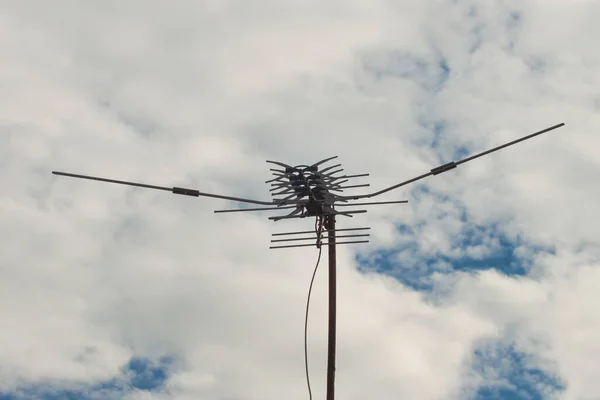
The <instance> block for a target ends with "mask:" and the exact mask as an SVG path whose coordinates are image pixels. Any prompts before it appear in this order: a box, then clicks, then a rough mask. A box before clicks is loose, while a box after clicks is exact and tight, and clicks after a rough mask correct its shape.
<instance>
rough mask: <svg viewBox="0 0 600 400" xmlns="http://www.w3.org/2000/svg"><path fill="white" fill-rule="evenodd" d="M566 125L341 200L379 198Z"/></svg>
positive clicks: (553, 127)
mask: <svg viewBox="0 0 600 400" xmlns="http://www.w3.org/2000/svg"><path fill="white" fill-rule="evenodd" d="M564 125H565V124H564V123H560V124H558V125H554V126H551V127H550V128H546V129H543V130H541V131H539V132H535V133H532V134H531V135H527V136H523V137H522V138H519V139H516V140H513V141H512V142H508V143H505V144H503V145H500V146H497V147H494V148H492V149H489V150H486V151H482V152H481V153H477V154H475V155H472V156H470V157H467V158H464V159H462V160H459V161H451V162H449V163H446V164H444V165H440V166H439V167H435V168H433V169H432V170H431V171H429V172H428V173H426V174H423V175H419V176H417V177H415V178H412V179H409V180H407V181H404V182H401V183H399V184H397V185H394V186H390V187H388V188H385V189H382V190H380V191H378V192H373V193H368V194H362V195H357V196H343V197H341V198H346V199H352V200H358V199H364V198H369V197H374V196H378V195H380V194H383V193H386V192H389V191H390V190H394V189H397V188H399V187H401V186H404V185H408V184H409V183H413V182H416V181H418V180H421V179H423V178H426V177H428V176H431V175H438V174H441V173H443V172H446V171H449V170H451V169H454V168H456V167H457V166H458V165H460V164H463V163H466V162H468V161H471V160H474V159H476V158H479V157H482V156H485V155H487V154H490V153H493V152H495V151H498V150H501V149H504V148H505V147H508V146H512V145H513V144H517V143H519V142H522V141H524V140H527V139H531V138H533V137H535V136H538V135H541V134H542V133H546V132H549V131H552V130H554V129H556V128H560V127H561V126H564Z"/></svg>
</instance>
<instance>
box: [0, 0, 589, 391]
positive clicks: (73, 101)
mask: <svg viewBox="0 0 600 400" xmlns="http://www.w3.org/2000/svg"><path fill="white" fill-rule="evenodd" d="M0 7H1V8H0V9H1V10H2V13H0V14H1V15H2V16H1V17H0V50H1V52H2V54H3V57H2V61H1V62H0V85H1V86H2V90H0V110H1V111H0V157H1V158H0V176H2V184H3V187H4V190H3V195H2V196H0V212H1V217H2V224H1V225H0V235H2V236H1V237H2V239H3V243H4V244H3V246H2V247H1V248H0V271H1V274H2V276H1V277H2V279H1V280H0V320H2V321H3V327H2V329H0V341H1V342H2V343H8V344H9V345H8V346H2V348H0V390H9V389H10V388H14V387H15V386H16V385H18V384H19V382H23V381H33V382H35V381H43V380H47V379H58V380H59V381H64V380H81V381H89V382H95V381H98V380H101V379H105V378H107V377H110V376H113V375H115V374H117V373H118V371H119V368H120V367H121V366H122V365H123V363H125V362H126V361H127V360H128V358H129V357H130V356H131V355H132V354H142V355H148V356H160V355H163V354H165V353H175V354H177V355H178V356H179V357H180V358H181V366H179V372H178V373H177V374H176V375H175V376H174V377H173V378H172V379H171V380H170V381H169V383H168V386H169V388H170V393H171V394H170V395H167V394H160V395H159V394H156V395H149V394H145V393H143V392H139V393H134V394H132V395H131V396H132V398H140V399H141V398H150V396H152V398H207V399H217V398H243V399H269V398H276V397H277V398H280V397H284V398H288V399H300V398H305V397H306V392H305V388H304V376H303V374H304V370H303V364H302V357H303V354H302V352H303V349H302V322H303V312H304V300H305V295H306V293H305V292H306V289H307V285H308V281H309V279H310V273H311V268H312V264H313V262H314V256H315V254H314V251H310V250H290V251H279V252H275V251H271V252H270V251H269V250H268V241H269V234H270V233H272V232H275V231H281V230H284V229H286V227H293V228H292V229H296V228H298V227H300V228H301V229H303V227H305V226H306V227H307V228H308V227H309V226H311V225H312V221H310V222H303V223H292V222H281V223H278V225H276V226H274V225H273V224H272V223H269V222H268V221H266V219H265V218H264V216H262V215H260V216H254V215H218V214H217V215H215V214H213V213H212V211H211V210H212V209H214V208H224V207H226V206H228V205H231V204H227V203H226V202H222V201H218V200H212V199H200V200H197V199H190V198H181V197H176V196H172V195H169V194H168V193H161V192H152V191H143V190H138V189H131V188H126V187H119V186H115V185H108V184H101V183H94V182H86V181H76V180H72V179H68V178H57V177H54V176H52V175H50V171H51V170H53V169H58V170H66V171H72V172H76V173H77V172H78V173H83V174H97V175H103V176H107V177H113V178H116V179H130V180H137V181H142V182H147V183H152V184H158V185H181V186H183V185H185V186H192V187H197V188H199V189H200V190H205V191H212V192H225V193H230V194H232V195H246V196H252V197H260V198H266V196H267V195H268V194H267V191H266V190H265V189H266V188H265V187H264V185H263V184H262V182H263V181H264V180H266V179H268V171H267V169H268V168H267V166H266V164H264V160H265V159H280V160H282V161H284V162H289V163H306V162H311V161H313V160H314V161H316V160H319V159H322V158H324V157H327V156H330V155H339V156H340V161H341V162H342V163H343V164H344V166H345V168H346V170H347V171H349V172H353V173H354V172H356V173H362V172H369V173H371V177H370V178H369V181H370V182H371V184H372V187H373V188H379V187H383V186H384V185H385V184H392V183H396V182H400V181H402V180H403V179H405V178H410V177H412V176H415V175H419V174H421V173H424V172H427V171H428V170H429V168H431V167H434V166H436V164H437V163H442V162H445V161H449V160H450V159H451V158H452V154H453V153H454V152H455V150H456V149H457V147H458V146H465V147H467V148H468V149H469V150H470V151H480V150H484V149H486V148H489V147H491V146H494V145H496V144H501V143H503V142H504V141H507V140H510V139H512V138H516V137H518V136H521V135H525V134H528V133H531V132H533V131H535V130H539V129H543V128H545V127H547V126H551V125H554V124H556V123H559V122H566V123H567V125H566V127H564V128H561V129H560V130H558V131H555V132H552V133H549V134H547V135H545V136H542V137H540V138H536V139H533V140H532V141H530V142H526V143H525V144H522V145H519V147H515V148H511V149H508V150H505V151H503V152H501V153H497V154H495V155H494V156H491V157H489V158H487V159H481V160H477V161H474V162H473V163H472V164H471V163H469V164H465V165H461V166H460V167H459V168H458V169H456V170H454V171H453V172H449V173H447V174H444V175H442V176H439V177H434V178H430V179H429V180H428V181H427V183H428V185H429V186H430V189H431V190H432V191H435V193H438V194H441V195H442V196H433V195H422V194H419V193H417V192H416V191H411V189H410V188H408V187H407V188H406V189H401V190H398V191H397V192H395V193H390V194H388V195H386V199H403V198H408V199H410V200H411V203H410V204H409V205H399V206H385V207H389V208H383V207H382V208H379V209H374V210H373V211H372V212H370V213H369V214H368V215H367V216H360V217H356V218H354V220H351V221H346V220H340V225H341V224H343V225H345V226H360V225H362V224H367V225H370V226H373V228H374V229H373V232H372V233H373V235H374V240H373V245H372V246H374V245H376V246H392V245H393V244H406V243H414V244H416V245H417V246H415V248H417V249H418V251H414V252H413V251H408V250H407V252H405V253H403V255H402V257H405V259H406V260H408V259H410V260H411V261H412V262H414V263H418V262H419V260H420V259H421V258H422V257H423V256H432V255H444V256H448V257H450V258H454V259H456V258H460V257H461V256H463V255H464V254H468V255H470V256H472V257H476V258H477V257H479V258H480V257H484V256H485V255H486V254H489V253H490V252H491V251H492V250H493V249H494V248H495V247H497V246H498V243H497V241H495V240H494V235H493V234H491V233H490V234H488V231H486V230H485V229H484V230H482V232H481V233H480V234H481V237H482V239H481V241H480V242H481V243H480V244H479V245H477V246H473V247H471V248H460V247H457V246H456V244H457V243H458V242H460V240H458V239H457V238H462V237H463V236H462V235H464V234H465V233H466V232H467V228H469V226H468V224H479V225H482V226H483V227H486V226H488V225H489V224H490V223H493V224H494V226H495V229H497V230H498V231H499V232H500V233H503V234H505V235H506V236H507V237H508V238H510V239H516V238H519V240H520V242H519V243H520V245H521V247H520V250H519V252H520V253H519V254H521V255H523V257H524V258H527V259H529V260H531V261H532V263H533V267H532V273H531V274H532V275H531V276H529V277H524V278H520V279H516V278H511V277H506V276H503V275H500V274H497V273H493V272H486V273H481V274H478V275H466V274H465V275H455V276H448V275H443V276H441V277H440V278H438V279H439V285H440V290H441V288H443V289H444V295H443V296H442V295H441V294H440V295H439V298H438V299H436V301H435V302H433V303H432V302H431V299H430V298H426V297H424V296H422V295H421V294H419V293H416V292H414V291H413V290H412V289H410V288H407V287H404V286H402V285H401V284H400V283H399V282H396V281H394V280H392V279H391V278H385V277H382V276H375V275H362V274H359V273H358V272H356V262H355V260H354V255H355V252H362V251H365V250H366V249H370V250H373V249H375V248H377V247H368V246H367V247H346V248H340V261H339V268H340V282H339V296H340V298H339V338H338V340H339V344H338V355H339V361H338V378H337V392H338V394H339V397H340V398H347V399H354V398H356V399H362V398H366V397H369V398H380V399H388V398H389V399H392V398H397V397H399V396H401V397H403V398H407V399H439V398H444V399H448V398H453V397H454V398H465V396H467V392H465V390H474V389H475V387H474V386H476V385H477V384H480V383H481V382H479V381H477V379H475V378H473V376H472V374H471V372H470V371H469V365H470V362H471V359H472V350H473V348H474V347H475V346H477V345H478V343H480V341H481V340H484V339H497V338H499V337H500V336H501V335H503V334H509V333H510V338H511V339H514V340H515V341H516V342H517V343H518V345H519V346H521V348H522V349H523V350H526V351H528V352H530V353H532V354H533V356H534V357H537V358H538V359H539V360H541V361H540V362H544V363H546V364H547V365H549V367H548V368H550V369H551V370H552V371H556V372H557V373H559V374H560V376H561V377H562V379H564V380H565V381H566V383H567V388H566V391H565V393H564V394H563V397H562V398H564V399H583V398H589V397H590V396H592V397H593V396H594V395H595V394H596V393H598V391H599V389H600V388H599V387H598V384H597V382H599V380H598V374H597V373H596V372H595V368H594V360H595V358H594V355H595V351H596V350H597V349H598V346H600V342H599V341H598V340H597V339H596V338H597V337H599V336H600V335H597V333H598V332H599V331H600V323H599V322H598V321H597V320H596V318H595V316H594V315H595V313H594V311H593V310H594V309H593V304H594V299H595V297H594V296H595V291H594V288H595V287H597V286H598V284H600V277H598V274H597V273H596V269H597V267H598V259H597V257H598V239H597V237H598V229H597V226H596V225H597V224H596V223H595V221H596V220H597V219H598V217H600V215H598V211H597V210H598V207H596V204H598V200H600V192H599V191H598V190H596V189H595V186H596V185H595V178H596V176H597V174H598V171H599V169H600V159H599V158H598V156H597V155H596V151H595V149H597V148H598V145H599V143H598V141H599V140H598V138H597V135H596V134H595V133H594V132H596V131H597V130H598V128H599V127H600V119H599V118H598V107H599V104H600V100H599V99H600V98H599V97H598V96H597V93H596V91H595V89H594V88H595V87H598V84H599V83H600V82H599V79H600V72H599V71H600V70H599V65H598V62H599V61H600V60H599V59H598V57H597V54H598V53H597V51H595V48H596V45H595V44H594V38H595V37H597V35H594V33H593V32H595V31H596V30H597V28H596V25H595V23H594V21H595V18H594V16H596V15H598V11H599V10H598V6H597V5H596V4H595V3H593V2H572V3H571V2H560V3H559V2H557V1H555V2H547V1H543V2H542V1H525V2H515V1H507V2H500V1H498V2H490V3H489V4H487V3H486V5H482V4H480V3H479V2H461V3H460V4H453V3H452V2H443V1H429V2H420V3H419V4H418V5H416V3H414V2H408V1H396V2H372V1H370V2H367V1H358V0H357V1H352V2H330V3H328V4H326V5H323V4H321V3H316V2H308V3H307V2H267V1H263V2H254V3H253V4H252V6H250V5H248V4H246V3H244V2H238V1H229V2H217V1H213V2H203V3H202V4H199V3H196V2H183V1H182V2H178V3H177V6H174V5H173V4H171V3H167V2H160V1H151V2H148V1H145V2H136V1H131V2H128V3H127V4H122V3H121V2H94V3H89V4H86V5H82V4H81V3H80V2H74V1H67V0H64V1H58V0H57V1H54V2H52V4H50V3H47V4H46V3H45V6H44V7H40V5H39V4H38V3H36V2H32V1H4V2H2V3H1V4H0ZM517 15H518V18H517V17H516V16H517ZM441 59H444V60H445V62H446V63H447V65H448V66H449V68H450V74H449V78H448V80H447V82H446V83H445V84H444V86H443V89H442V90H438V91H437V92H434V91H433V89H434V88H436V87H437V86H436V85H439V82H440V79H441V78H440V76H441V75H442V74H443V71H441V70H440V69H439V67H438V63H439V62H440V60H441ZM413 60H417V61H418V64H414V61H413ZM420 66H421V67H420ZM420 68H423V71H424V72H423V73H422V74H420ZM375 72H376V73H377V74H375ZM438 89H439V88H438ZM434 123H441V124H442V125H443V126H444V131H443V132H442V136H441V138H440V140H439V141H440V148H439V151H437V152H436V151H434V150H433V149H431V148H430V147H429V144H430V142H431V141H432V140H433V139H434V136H433V134H432V132H431V130H430V128H431V126H432V125H433V124H434ZM444 196H446V197H447V199H446V197H444ZM463 210H464V213H465V214H466V216H467V217H468V224H467V223H465V222H464V221H462V220H461V218H462V213H463ZM399 223H405V224H408V225H411V226H414V227H415V232H416V233H415V234H411V235H409V236H406V237H403V238H401V236H400V234H399V233H397V232H394V231H393V230H392V227H393V225H394V224H399ZM533 245H542V246H555V248H556V249H557V251H556V254H550V253H547V254H544V255H539V256H536V255H535V254H528V252H529V253H531V251H532V250H531V249H532V246H533ZM324 270H325V268H323V270H322V271H321V273H320V274H319V279H318V283H317V286H316V289H315V297H314V299H315V301H314V303H313V307H312V310H313V311H312V314H311V328H310V331H311V333H310V340H311V345H310V352H311V367H312V371H313V375H312V379H313V382H314V391H313V392H314V393H317V394H321V393H322V391H323V387H324V377H325V375H324V366H325V359H324V357H325V348H326V341H325V339H326V335H325V333H326V332H325V329H326V325H325V322H326V314H325V312H326V296H325V290H326V286H325V276H326V274H325V271H324ZM440 293H441V292H440ZM507 332H508V333H507ZM532 343H533V344H532ZM540 343H541V344H540ZM534 344H535V345H534ZM484 383H485V382H484ZM586 396H587V397H586Z"/></svg>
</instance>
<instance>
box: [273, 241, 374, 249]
mask: <svg viewBox="0 0 600 400" xmlns="http://www.w3.org/2000/svg"><path fill="white" fill-rule="evenodd" d="M355 243H369V241H368V240H352V241H349V242H336V243H335V245H336V246H337V245H339V244H355ZM328 244H329V243H321V245H322V246H327V245H328ZM311 246H316V244H315V243H312V244H288V245H285V246H271V247H269V249H289V248H291V247H311Z"/></svg>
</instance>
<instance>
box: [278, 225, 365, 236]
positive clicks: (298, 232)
mask: <svg viewBox="0 0 600 400" xmlns="http://www.w3.org/2000/svg"><path fill="white" fill-rule="evenodd" d="M367 229H371V228H370V227H365V228H342V229H334V231H335V232H341V231H364V230H367ZM305 233H315V231H314V230H312V231H297V232H280V233H273V234H271V236H283V235H302V234H305Z"/></svg>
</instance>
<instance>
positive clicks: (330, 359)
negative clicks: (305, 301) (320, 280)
mask: <svg viewBox="0 0 600 400" xmlns="http://www.w3.org/2000/svg"><path fill="white" fill-rule="evenodd" d="M325 228H326V229H327V241H328V247H329V249H328V250H329V334H328V337H327V400H334V384H335V322H336V279H335V278H336V276H335V275H336V274H335V273H336V254H335V216H333V215H329V216H327V217H326V219H325Z"/></svg>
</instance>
